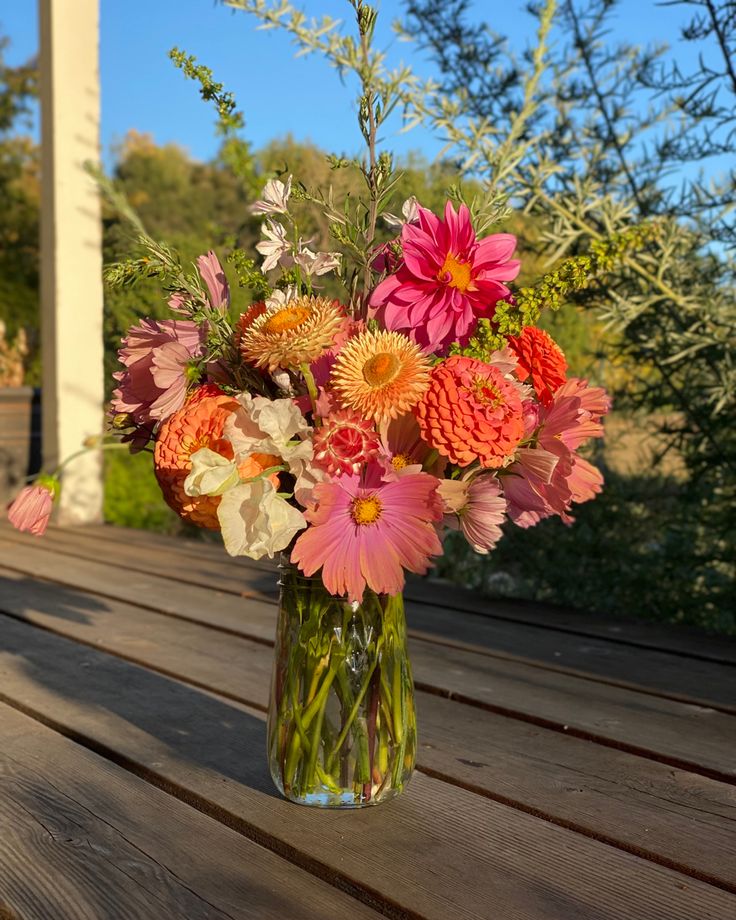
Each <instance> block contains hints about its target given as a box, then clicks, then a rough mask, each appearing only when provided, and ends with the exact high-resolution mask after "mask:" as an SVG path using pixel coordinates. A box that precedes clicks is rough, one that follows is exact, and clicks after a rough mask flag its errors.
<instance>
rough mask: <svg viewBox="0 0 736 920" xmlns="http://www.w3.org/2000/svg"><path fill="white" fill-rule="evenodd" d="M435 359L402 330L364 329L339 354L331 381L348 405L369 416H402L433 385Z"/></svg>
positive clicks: (374, 417)
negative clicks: (431, 379)
mask: <svg viewBox="0 0 736 920" xmlns="http://www.w3.org/2000/svg"><path fill="white" fill-rule="evenodd" d="M431 366H432V363H431V360H430V359H429V358H428V357H426V355H423V354H422V351H421V349H420V347H419V346H418V345H415V344H414V342H412V341H411V339H409V338H407V336H405V335H403V334H402V333H401V332H369V331H367V330H366V331H365V332H361V333H360V334H359V335H356V336H354V337H353V338H352V339H349V340H348V342H347V344H346V345H345V347H344V348H343V349H342V351H341V352H340V353H339V354H338V356H337V359H336V360H335V365H334V367H333V368H332V374H331V375H330V384H331V385H332V387H333V388H334V390H335V392H336V393H337V395H338V398H339V400H340V402H341V403H342V404H343V405H344V406H348V407H349V408H351V409H355V410H356V412H359V413H360V414H361V415H362V416H364V417H365V418H368V419H375V420H377V421H380V420H382V419H388V418H398V417H399V416H400V415H404V414H405V413H407V412H409V411H410V410H411V409H412V408H413V406H415V405H416V404H417V403H418V402H419V400H420V399H421V398H422V396H423V394H424V393H425V392H426V390H427V387H428V386H429V372H430V369H431Z"/></svg>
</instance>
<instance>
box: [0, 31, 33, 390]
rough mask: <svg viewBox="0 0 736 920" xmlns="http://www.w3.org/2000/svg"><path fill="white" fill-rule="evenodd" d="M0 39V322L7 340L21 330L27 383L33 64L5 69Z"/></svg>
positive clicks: (29, 376) (30, 319)
mask: <svg viewBox="0 0 736 920" xmlns="http://www.w3.org/2000/svg"><path fill="white" fill-rule="evenodd" d="M7 47H8V39H7V38H6V37H3V36H2V35H0V318H1V319H2V320H3V321H4V322H5V324H6V326H7V332H8V336H9V338H10V339H13V338H14V337H15V336H16V335H17V334H18V332H19V330H20V329H25V331H26V334H27V336H28V338H29V344H30V350H29V355H28V362H29V363H28V367H27V368H26V379H27V381H28V382H29V383H38V380H39V364H38V309H37V302H38V294H37V290H38V214H39V181H38V172H39V157H38V149H37V147H36V146H35V145H34V144H33V142H32V141H31V139H30V138H29V137H26V136H24V134H23V131H24V129H26V128H27V117H28V115H29V113H30V107H31V104H32V101H33V99H34V97H35V95H36V90H37V70H36V66H35V62H30V63H28V64H26V65H23V66H20V67H9V66H8V65H7V64H6V63H5V60H4V53H5V51H6V49H7Z"/></svg>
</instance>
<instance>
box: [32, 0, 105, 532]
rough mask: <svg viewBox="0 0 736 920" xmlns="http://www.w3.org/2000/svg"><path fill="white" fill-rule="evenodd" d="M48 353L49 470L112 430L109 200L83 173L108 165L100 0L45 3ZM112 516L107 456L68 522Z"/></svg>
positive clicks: (85, 463) (84, 468) (79, 478)
mask: <svg viewBox="0 0 736 920" xmlns="http://www.w3.org/2000/svg"><path fill="white" fill-rule="evenodd" d="M39 14H40V15H39V20H40V29H41V56H40V70H41V148H42V152H41V321H42V323H41V349H42V364H43V379H42V400H43V402H42V406H43V454H44V468H45V469H47V470H51V469H53V468H54V466H55V465H56V464H57V463H58V462H59V460H63V459H64V458H65V457H67V456H68V455H69V454H71V453H73V452H74V451H75V450H78V449H79V448H80V446H81V445H82V443H83V442H84V440H85V438H88V437H89V436H90V435H98V434H100V433H101V432H102V430H103V422H104V418H103V399H104V395H103V344H102V228H101V221H100V200H99V195H98V193H97V189H96V187H95V184H94V182H93V181H92V179H90V178H89V176H88V175H87V174H86V173H85V172H84V170H83V164H84V162H85V160H93V161H98V160H99V147H100V137H99V134H100V78H99V9H98V0H39ZM101 515H102V463H101V455H100V453H99V451H93V452H90V453H88V454H85V455H83V456H82V457H80V458H78V459H76V460H74V461H72V463H71V464H70V465H69V466H68V467H67V468H66V470H65V472H64V477H63V489H62V496H61V502H60V507H59V511H58V518H57V520H58V522H59V523H61V524H76V523H79V524H81V523H91V522H94V521H99V520H100V519H101Z"/></svg>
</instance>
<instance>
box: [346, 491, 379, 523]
mask: <svg viewBox="0 0 736 920" xmlns="http://www.w3.org/2000/svg"><path fill="white" fill-rule="evenodd" d="M350 516H351V517H352V519H353V520H354V521H355V523H356V524H375V523H376V521H377V520H378V519H379V518H380V516H381V502H380V500H379V499H378V498H377V496H375V495H369V496H368V497H366V498H354V499H353V503H352V507H351V508H350Z"/></svg>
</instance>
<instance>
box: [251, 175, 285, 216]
mask: <svg viewBox="0 0 736 920" xmlns="http://www.w3.org/2000/svg"><path fill="white" fill-rule="evenodd" d="M289 195H291V176H289V178H288V179H287V180H286V185H284V183H283V182H280V181H279V180H278V179H269V180H268V182H267V183H266V186H265V188H264V189H263V198H261V199H259V200H258V201H256V202H255V204H252V205H251V206H250V208H249V209H248V210H249V211H250V213H251V214H286V213H287V211H288V210H289V206H288V201H289Z"/></svg>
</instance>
